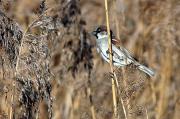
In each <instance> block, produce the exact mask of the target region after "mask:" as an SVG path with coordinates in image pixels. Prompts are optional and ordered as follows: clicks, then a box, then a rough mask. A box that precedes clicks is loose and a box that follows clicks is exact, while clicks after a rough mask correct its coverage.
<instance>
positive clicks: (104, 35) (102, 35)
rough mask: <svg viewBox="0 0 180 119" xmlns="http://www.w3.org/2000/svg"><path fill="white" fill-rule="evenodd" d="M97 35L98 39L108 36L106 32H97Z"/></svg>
mask: <svg viewBox="0 0 180 119" xmlns="http://www.w3.org/2000/svg"><path fill="white" fill-rule="evenodd" d="M97 36H98V39H101V38H107V37H108V36H107V35H106V34H100V33H98V34H97Z"/></svg>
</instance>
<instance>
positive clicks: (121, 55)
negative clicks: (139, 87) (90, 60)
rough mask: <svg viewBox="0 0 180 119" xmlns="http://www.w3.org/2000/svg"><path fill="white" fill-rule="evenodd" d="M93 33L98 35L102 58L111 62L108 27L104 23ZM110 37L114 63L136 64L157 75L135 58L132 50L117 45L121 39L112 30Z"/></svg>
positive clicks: (149, 73)
mask: <svg viewBox="0 0 180 119" xmlns="http://www.w3.org/2000/svg"><path fill="white" fill-rule="evenodd" d="M92 35H94V36H95V37H96V43H97V51H98V52H99V53H100V54H101V56H102V58H103V59H104V60H105V61H107V62H109V61H110V60H109V54H110V53H109V44H108V32H107V27H106V26H104V25H100V26H98V27H96V28H95V30H94V31H93V32H92ZM110 38H111V43H112V57H113V65H114V66H116V67H123V66H127V65H130V64H133V65H135V66H136V67H137V68H138V69H139V70H141V71H143V72H145V73H146V74H148V75H149V76H150V77H152V76H154V75H155V72H154V71H153V70H152V69H150V68H148V67H146V66H144V65H142V64H140V63H139V62H138V61H137V60H135V58H133V57H132V55H131V54H130V52H129V51H128V50H126V49H125V48H124V47H121V46H119V47H118V46H117V45H118V44H119V40H117V39H116V38H115V36H114V34H113V32H112V31H111V30H110Z"/></svg>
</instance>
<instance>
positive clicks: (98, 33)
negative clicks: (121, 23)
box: [92, 25, 114, 39]
mask: <svg viewBox="0 0 180 119" xmlns="http://www.w3.org/2000/svg"><path fill="white" fill-rule="evenodd" d="M92 35H94V36H95V37H96V38H97V39H102V38H107V37H108V32H107V27H106V26H104V25H100V26H98V27H96V28H95V29H94V31H93V32H92ZM110 35H111V38H114V35H113V32H112V31H111V30H110Z"/></svg>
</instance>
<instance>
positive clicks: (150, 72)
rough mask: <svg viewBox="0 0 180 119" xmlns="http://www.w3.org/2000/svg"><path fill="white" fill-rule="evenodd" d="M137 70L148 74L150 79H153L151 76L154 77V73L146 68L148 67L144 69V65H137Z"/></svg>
mask: <svg viewBox="0 0 180 119" xmlns="http://www.w3.org/2000/svg"><path fill="white" fill-rule="evenodd" d="M138 69H139V70H141V71H143V72H145V73H146V74H148V75H149V76H150V77H153V76H154V75H155V72H154V71H153V70H152V69H150V68H148V67H146V66H144V65H141V64H139V65H138Z"/></svg>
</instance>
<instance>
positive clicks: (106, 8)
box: [105, 0, 117, 118]
mask: <svg viewBox="0 0 180 119" xmlns="http://www.w3.org/2000/svg"><path fill="white" fill-rule="evenodd" d="M105 12H106V26H107V32H108V44H109V52H110V53H109V58H110V62H109V63H110V68H111V73H112V74H113V73H114V70H113V64H112V61H113V57H112V45H111V37H110V28H109V15H108V1H107V0H105ZM111 83H112V98H113V109H114V118H117V100H116V87H115V80H114V79H113V78H111Z"/></svg>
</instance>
